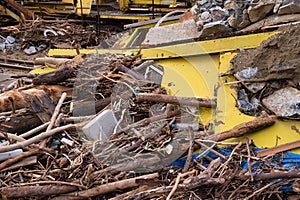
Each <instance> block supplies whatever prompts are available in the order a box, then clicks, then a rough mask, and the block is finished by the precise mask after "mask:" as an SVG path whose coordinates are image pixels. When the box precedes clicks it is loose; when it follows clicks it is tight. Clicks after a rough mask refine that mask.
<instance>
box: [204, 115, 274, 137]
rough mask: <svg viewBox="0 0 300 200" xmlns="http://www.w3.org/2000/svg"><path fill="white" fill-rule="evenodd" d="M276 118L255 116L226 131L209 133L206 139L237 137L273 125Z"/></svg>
mask: <svg viewBox="0 0 300 200" xmlns="http://www.w3.org/2000/svg"><path fill="white" fill-rule="evenodd" d="M276 118H277V116H275V115H262V116H259V117H257V118H255V119H254V120H252V121H249V122H245V123H242V124H239V125H237V126H235V127H233V128H232V129H230V130H228V131H224V132H222V133H219V134H216V135H211V136H209V137H207V138H206V139H210V140H214V141H223V140H227V139H230V138H237V137H240V136H243V135H245V134H247V133H253V132H256V131H258V130H261V129H263V128H266V127H269V126H271V125H273V124H274V123H275V121H276Z"/></svg>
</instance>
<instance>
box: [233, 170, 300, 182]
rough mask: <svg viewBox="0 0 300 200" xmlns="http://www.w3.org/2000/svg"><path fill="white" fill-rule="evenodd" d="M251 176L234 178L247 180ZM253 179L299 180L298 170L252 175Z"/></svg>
mask: <svg viewBox="0 0 300 200" xmlns="http://www.w3.org/2000/svg"><path fill="white" fill-rule="evenodd" d="M250 176H251V175H248V174H247V175H237V176H236V177H235V178H236V179H239V180H243V181H244V180H247V179H249V178H250ZM253 178H254V180H255V181H264V180H270V179H292V178H300V170H293V171H283V172H271V173H261V174H253Z"/></svg>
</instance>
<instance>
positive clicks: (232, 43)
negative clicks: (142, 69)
mask: <svg viewBox="0 0 300 200" xmlns="http://www.w3.org/2000/svg"><path fill="white" fill-rule="evenodd" d="M278 33H279V32H269V33H258V34H249V35H243V36H234V37H229V38H220V39H215V40H207V41H199V42H193V43H183V44H177V45H170V46H164V47H156V48H148V49H147V48H144V49H142V50H141V54H142V59H144V60H152V59H166V58H177V57H185V56H195V55H206V54H212V53H221V52H229V51H235V50H238V49H251V48H255V47H257V46H259V45H260V44H261V42H262V41H264V40H266V39H268V38H269V37H271V36H273V35H275V34H278ZM128 51H133V52H137V51H138V49H130V50H129V49H122V50H120V49H119V50H115V49H100V50H97V51H96V50H94V49H82V50H80V52H82V53H85V54H92V53H97V52H98V53H109V52H111V53H124V52H128ZM48 55H49V56H53V55H57V56H59V55H70V56H72V55H73V56H74V55H76V50H73V49H50V50H49V52H48Z"/></svg>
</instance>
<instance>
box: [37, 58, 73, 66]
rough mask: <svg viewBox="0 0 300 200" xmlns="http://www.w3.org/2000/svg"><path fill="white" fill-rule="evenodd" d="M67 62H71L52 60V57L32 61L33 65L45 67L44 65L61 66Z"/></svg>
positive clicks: (65, 59)
mask: <svg viewBox="0 0 300 200" xmlns="http://www.w3.org/2000/svg"><path fill="white" fill-rule="evenodd" d="M68 61H71V59H67V58H53V57H41V58H36V59H35V60H34V64H35V65H46V64H52V65H62V64H64V63H66V62H68Z"/></svg>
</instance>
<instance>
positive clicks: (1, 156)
mask: <svg viewBox="0 0 300 200" xmlns="http://www.w3.org/2000/svg"><path fill="white" fill-rule="evenodd" d="M21 153H23V150H22V149H16V150H13V151H8V152H4V153H0V161H3V160H7V159H9V158H13V157H15V156H17V155H19V154H21Z"/></svg>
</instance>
